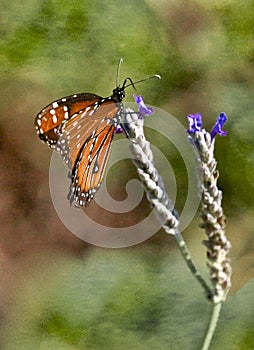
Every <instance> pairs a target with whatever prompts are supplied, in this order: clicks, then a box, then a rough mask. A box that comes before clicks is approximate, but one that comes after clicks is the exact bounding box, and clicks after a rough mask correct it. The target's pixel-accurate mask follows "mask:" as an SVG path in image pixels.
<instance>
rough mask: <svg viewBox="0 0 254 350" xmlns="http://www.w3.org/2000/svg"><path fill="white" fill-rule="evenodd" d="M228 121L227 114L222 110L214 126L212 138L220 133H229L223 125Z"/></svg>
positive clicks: (221, 134) (223, 134)
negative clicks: (223, 128)
mask: <svg viewBox="0 0 254 350" xmlns="http://www.w3.org/2000/svg"><path fill="white" fill-rule="evenodd" d="M226 121H227V116H226V114H225V113H224V112H222V113H221V114H220V115H219V117H218V119H217V120H216V123H215V125H214V127H213V128H212V131H211V138H212V139H214V138H215V136H216V135H220V136H226V135H227V131H225V130H222V127H223V125H224V124H225V123H226Z"/></svg>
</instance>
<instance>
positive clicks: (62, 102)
mask: <svg viewBox="0 0 254 350" xmlns="http://www.w3.org/2000/svg"><path fill="white" fill-rule="evenodd" d="M101 100H102V97H100V96H98V95H94V94H89V93H81V94H77V95H71V96H66V97H64V98H62V99H59V100H56V101H54V102H52V103H50V104H49V105H48V106H47V107H45V108H44V109H43V110H42V111H41V112H40V113H39V114H38V115H37V116H36V118H35V123H34V124H35V129H36V131H37V134H38V136H39V138H40V139H41V140H42V141H43V142H45V143H47V145H48V146H49V147H50V148H55V145H56V143H57V142H58V140H59V136H60V134H61V127H62V125H63V123H65V122H66V121H67V120H69V119H70V118H71V117H72V115H73V114H75V113H77V112H79V111H81V110H84V109H85V108H87V106H89V105H92V104H94V103H95V102H99V101H101Z"/></svg>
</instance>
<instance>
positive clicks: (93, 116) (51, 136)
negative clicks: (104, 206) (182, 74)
mask: <svg viewBox="0 0 254 350" xmlns="http://www.w3.org/2000/svg"><path fill="white" fill-rule="evenodd" d="M121 62H122V61H121V60H120V62H119V65H118V74H119V66H120V63H121ZM151 77H155V76H151ZM151 77H149V78H146V79H142V80H139V81H137V82H135V83H133V81H132V80H131V79H130V78H126V79H125V80H124V82H123V84H122V86H120V85H119V84H118V82H117V87H116V88H115V89H114V90H113V92H112V95H111V96H109V97H106V98H103V97H101V96H98V95H95V94H91V93H80V94H75V95H70V96H67V97H63V98H61V99H59V100H56V101H54V102H52V103H50V104H49V105H48V106H46V107H45V108H44V109H42V111H41V112H40V113H39V114H38V115H37V116H36V118H35V129H36V131H37V134H38V136H39V138H40V139H41V140H42V141H43V142H44V143H46V144H47V145H48V146H49V147H50V148H52V149H54V150H56V151H57V152H59V153H60V155H61V156H62V159H63V160H64V161H65V163H66V164H67V166H68V167H69V168H70V169H71V176H70V177H71V188H70V191H71V193H70V194H69V199H70V201H71V202H72V201H74V202H75V204H76V206H78V207H84V206H86V205H88V204H89V203H90V202H91V200H92V199H93V197H94V195H95V193H96V191H97V190H98V189H99V187H100V185H101V183H102V180H103V177H104V174H105V169H106V165H107V162H108V159H109V155H110V150H111V145H112V140H113V136H114V133H115V131H116V128H117V127H118V126H119V125H122V124H121V115H122V114H123V112H124V108H123V104H122V100H123V98H124V97H125V89H126V87H128V86H130V85H132V86H133V87H134V88H135V85H134V84H136V83H139V82H141V81H144V80H147V79H150V78H151ZM156 77H159V76H156ZM128 81H129V84H127V82H128ZM123 129H124V127H123Z"/></svg>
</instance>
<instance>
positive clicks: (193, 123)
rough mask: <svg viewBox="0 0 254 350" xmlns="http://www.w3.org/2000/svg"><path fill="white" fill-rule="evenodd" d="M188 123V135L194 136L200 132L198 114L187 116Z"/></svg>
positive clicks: (200, 118) (200, 120)
mask: <svg viewBox="0 0 254 350" xmlns="http://www.w3.org/2000/svg"><path fill="white" fill-rule="evenodd" d="M188 122H189V129H188V133H189V134H195V132H197V131H201V129H202V116H201V114H199V113H195V114H189V115H188Z"/></svg>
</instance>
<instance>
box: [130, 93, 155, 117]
mask: <svg viewBox="0 0 254 350" xmlns="http://www.w3.org/2000/svg"><path fill="white" fill-rule="evenodd" d="M133 97H134V99H135V101H136V104H137V105H138V112H139V116H140V119H143V118H144V116H145V115H149V114H152V113H153V109H152V108H151V107H147V106H146V104H145V102H144V99H143V97H142V96H138V95H136V94H134V95H133Z"/></svg>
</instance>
